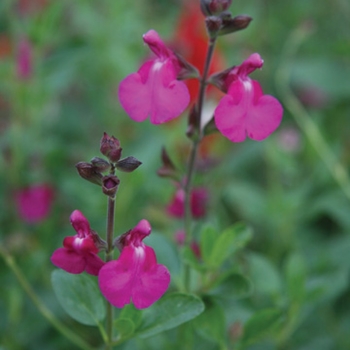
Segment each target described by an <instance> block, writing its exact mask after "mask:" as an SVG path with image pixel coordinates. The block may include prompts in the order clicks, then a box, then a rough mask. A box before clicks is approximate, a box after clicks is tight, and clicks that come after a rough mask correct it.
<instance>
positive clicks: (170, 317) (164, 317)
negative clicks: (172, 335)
mask: <svg viewBox="0 0 350 350" xmlns="http://www.w3.org/2000/svg"><path fill="white" fill-rule="evenodd" d="M203 311H204V303H203V302H202V300H201V299H200V298H198V297H197V296H195V295H192V294H184V293H172V294H168V295H166V296H165V297H163V298H162V299H160V300H159V301H157V302H156V303H155V304H153V305H152V306H151V307H150V308H148V309H146V310H145V311H144V316H143V324H142V325H141V327H140V328H139V329H138V332H137V334H138V335H139V336H140V337H142V338H146V337H150V336H153V335H155V334H158V333H161V332H163V331H165V330H168V329H171V328H175V327H177V326H179V325H180V324H182V323H185V322H187V321H189V320H192V319H193V318H195V317H197V316H198V315H199V314H201V313H202V312H203Z"/></svg>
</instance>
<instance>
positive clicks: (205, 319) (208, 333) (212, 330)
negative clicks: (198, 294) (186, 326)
mask: <svg viewBox="0 0 350 350" xmlns="http://www.w3.org/2000/svg"><path fill="white" fill-rule="evenodd" d="M204 302H205V310H204V312H202V313H201V314H200V315H199V316H198V317H197V318H196V319H195V320H194V325H195V327H196V329H197V331H198V332H199V333H200V334H201V335H202V336H203V337H204V338H207V339H209V340H214V341H215V342H217V343H218V344H222V343H223V341H224V339H225V333H226V322H225V313H224V310H223V308H222V307H221V306H220V305H219V304H218V303H217V302H216V301H215V300H214V299H213V298H208V297H206V298H205V299H204Z"/></svg>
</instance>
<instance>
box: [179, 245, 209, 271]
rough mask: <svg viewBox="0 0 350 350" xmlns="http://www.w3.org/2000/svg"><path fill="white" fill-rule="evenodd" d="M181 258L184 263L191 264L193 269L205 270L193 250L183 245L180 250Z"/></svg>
mask: <svg viewBox="0 0 350 350" xmlns="http://www.w3.org/2000/svg"><path fill="white" fill-rule="evenodd" d="M182 260H183V262H184V263H186V264H188V265H189V266H191V267H192V268H193V269H195V270H197V271H199V272H203V271H205V270H206V268H205V266H204V265H202V264H201V263H200V262H199V261H198V258H197V257H196V255H195V254H194V252H193V250H192V249H191V248H190V247H184V248H183V250H182Z"/></svg>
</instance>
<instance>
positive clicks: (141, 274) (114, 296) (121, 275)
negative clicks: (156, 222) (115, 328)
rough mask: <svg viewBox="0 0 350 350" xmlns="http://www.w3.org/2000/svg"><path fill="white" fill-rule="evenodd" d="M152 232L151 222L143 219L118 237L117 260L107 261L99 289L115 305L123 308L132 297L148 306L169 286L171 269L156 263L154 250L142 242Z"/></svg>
mask: <svg viewBox="0 0 350 350" xmlns="http://www.w3.org/2000/svg"><path fill="white" fill-rule="evenodd" d="M150 233H151V226H150V224H149V222H148V221H147V220H141V221H140V222H139V223H138V224H137V226H136V227H135V228H133V229H132V230H130V231H129V232H127V233H125V234H124V235H122V236H121V237H120V238H119V240H118V247H120V248H121V254H120V256H119V258H118V260H113V261H110V262H108V263H106V264H105V265H104V266H103V267H102V269H101V270H100V273H99V275H98V281H99V286H100V290H101V292H102V294H103V295H104V296H105V298H106V299H107V300H108V301H109V302H110V303H111V304H112V305H114V306H115V307H119V308H122V307H123V306H124V305H126V304H129V303H130V302H131V301H132V302H133V303H134V305H135V307H136V308H137V309H144V308H147V307H149V306H150V305H152V304H153V303H154V302H156V301H157V300H158V299H159V298H160V297H161V296H162V295H163V294H164V293H165V291H166V290H167V289H168V286H169V283H170V274H169V271H168V269H167V268H166V267H165V266H163V265H160V264H157V258H156V255H155V253H154V250H153V249H152V248H151V247H148V246H146V245H145V244H144V243H143V242H142V240H143V239H144V238H145V237H147V236H148V235H149V234H150Z"/></svg>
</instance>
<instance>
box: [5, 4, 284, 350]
mask: <svg viewBox="0 0 350 350" xmlns="http://www.w3.org/2000/svg"><path fill="white" fill-rule="evenodd" d="M230 5H231V0H200V1H198V4H197V6H198V11H201V12H202V14H203V15H204V17H203V18H204V20H205V26H206V29H207V41H208V45H207V53H206V56H205V59H204V67H195V66H193V65H192V64H190V63H189V62H187V61H186V59H185V58H184V57H182V56H181V55H180V54H178V53H177V52H176V51H174V50H173V48H172V47H171V46H170V45H167V44H166V43H165V42H164V41H163V40H162V38H161V35H159V34H158V33H157V32H156V31H155V30H153V29H150V30H148V31H146V32H145V34H144V35H143V37H142V39H143V42H144V44H146V45H147V46H148V48H149V50H150V54H151V55H150V56H149V58H148V59H147V60H145V61H143V63H142V65H141V66H140V68H139V69H138V70H137V71H136V72H134V73H132V74H130V75H128V76H127V77H125V78H124V79H123V80H122V81H121V82H120V84H119V87H118V98H119V102H120V104H121V106H122V107H123V109H124V110H125V112H126V115H128V116H129V117H130V118H131V119H132V120H133V121H135V122H139V123H141V122H144V121H145V120H146V119H149V121H150V123H151V124H153V125H154V127H157V125H159V124H164V123H170V122H172V121H173V120H174V119H176V118H178V117H180V116H181V115H183V114H184V113H185V114H187V115H188V126H187V129H186V130H184V132H183V136H184V138H188V140H190V143H191V147H190V149H189V150H188V154H187V160H186V162H185V163H184V164H180V165H179V164H178V163H177V162H175V161H174V157H173V155H172V154H170V153H169V152H168V150H167V147H166V145H164V147H163V149H161V150H159V155H160V158H161V162H162V165H161V167H160V168H159V169H158V175H159V176H160V177H162V178H165V179H168V180H169V181H170V182H171V184H172V185H174V187H175V189H176V191H175V194H174V198H173V200H172V202H171V204H170V205H169V206H168V207H167V211H168V213H169V215H170V216H172V217H174V218H178V219H179V220H182V222H183V227H182V229H181V230H180V231H178V232H177V233H176V237H175V240H176V242H177V243H178V252H177V253H175V254H174V258H176V259H179V260H180V269H179V271H177V272H176V273H172V271H171V269H169V267H168V266H165V265H163V264H160V263H159V262H158V260H157V255H156V253H155V250H154V248H153V247H152V245H151V243H147V239H146V238H147V237H148V236H150V235H152V226H151V223H150V222H149V221H148V220H147V218H141V217H140V218H138V219H135V224H134V226H133V227H130V229H129V230H128V231H127V232H119V229H118V226H117V225H115V219H114V218H115V208H117V207H118V206H117V205H116V203H118V189H119V188H120V186H128V184H127V182H126V181H125V183H124V182H122V181H120V179H119V177H118V174H119V172H124V173H131V172H134V171H138V168H139V166H141V165H142V161H144V160H138V159H136V158H135V157H133V156H131V155H127V156H125V154H128V150H127V149H122V145H121V142H120V140H119V139H118V137H119V138H120V135H118V134H116V135H115V136H113V135H111V134H110V133H107V132H105V133H104V134H103V136H102V138H101V139H100V144H99V153H98V154H96V156H95V157H94V158H92V159H91V160H90V161H89V162H86V161H81V162H79V163H78V164H76V168H77V171H78V174H79V175H80V176H81V178H82V179H84V180H87V181H88V182H90V183H91V186H92V184H94V185H97V186H99V187H100V188H101V191H100V193H101V196H105V197H106V199H107V210H106V213H107V214H106V218H107V219H106V222H107V227H106V232H105V233H101V232H96V231H94V228H93V227H91V226H90V223H89V220H88V218H86V217H85V216H84V208H78V209H76V210H74V211H73V212H72V213H71V216H70V222H71V225H72V227H73V228H72V230H71V231H72V234H71V235H70V236H67V237H65V238H64V239H63V243H62V246H61V247H58V248H57V249H56V250H55V251H54V252H53V253H52V256H51V262H52V264H53V265H55V266H56V267H57V268H58V269H55V270H54V271H53V273H52V285H53V289H54V292H55V294H56V296H57V299H58V301H59V302H60V304H61V305H62V307H63V309H64V310H65V311H66V312H67V313H68V314H69V315H70V316H71V317H72V318H73V319H74V320H75V321H77V322H79V323H82V324H83V325H88V326H95V327H97V329H98V330H99V332H100V334H101V338H100V344H99V345H97V346H95V345H94V346H93V345H91V344H90V343H89V342H88V341H86V340H85V339H84V338H83V337H81V336H80V335H79V332H75V331H73V330H72V329H70V327H69V326H67V325H65V324H64V323H61V322H60V321H58V320H57V319H56V318H55V317H54V316H53V315H52V313H51V312H50V311H49V310H47V309H45V308H43V306H40V305H41V304H40V303H39V302H37V305H39V306H38V307H39V308H40V311H41V312H42V313H43V314H44V315H45V317H46V318H47V319H48V320H49V321H50V322H51V323H52V324H53V326H54V327H55V328H56V329H57V330H58V331H60V332H61V333H62V334H63V335H64V336H65V337H67V338H68V339H69V340H70V341H71V342H72V344H74V345H75V346H77V347H79V348H81V349H84V350H88V349H94V348H96V349H114V348H115V349H117V348H128V346H130V348H132V346H133V345H132V344H133V341H134V339H141V340H142V339H145V338H148V337H151V336H155V335H157V334H160V333H162V332H165V331H168V334H169V341H168V343H167V344H168V345H167V346H169V348H172V347H171V343H172V342H173V343H174V344H177V345H176V346H178V345H179V343H181V342H183V343H182V344H183V346H182V347H181V348H184V349H190V348H193V349H199V348H200V347H201V345H200V344H201V343H200V341H199V342H198V343H196V342H197V340H196V339H197V338H196V334H197V333H198V332H199V333H201V334H204V337H205V338H207V339H208V341H210V343H211V344H212V348H214V349H216V348H220V349H245V348H247V347H248V346H250V345H251V344H252V343H254V342H256V341H257V340H259V339H260V338H261V337H262V336H264V335H265V334H267V333H268V332H269V331H270V330H272V329H276V328H278V326H279V325H280V324H281V322H282V317H283V316H282V311H281V310H280V309H262V310H260V311H258V312H257V313H256V314H254V315H253V316H251V318H250V319H249V320H248V321H247V322H246V323H245V324H244V325H243V324H241V323H234V324H232V325H231V326H230V327H229V328H228V327H227V325H226V321H225V316H224V308H225V302H223V299H222V298H224V299H225V298H226V299H230V298H234V297H235V296H237V294H239V295H244V294H249V291H250V290H251V288H252V286H251V283H250V281H249V279H248V278H246V277H245V268H244V264H243V262H242V261H239V259H238V258H237V259H234V257H236V256H238V253H239V252H240V251H241V250H242V249H244V247H245V246H246V244H247V243H248V242H249V240H250V239H251V238H252V230H251V229H250V227H249V226H248V225H246V224H244V223H241V222H238V223H236V224H234V225H233V226H231V227H219V228H217V227H215V225H207V224H206V225H202V226H201V225H199V226H198V225H197V223H198V222H200V220H202V219H203V218H204V217H205V216H206V211H207V202H208V197H209V192H210V189H209V188H207V187H206V186H200V185H199V186H198V185H195V184H194V177H195V176H196V174H197V171H198V167H199V166H200V161H199V149H200V147H201V145H202V143H203V139H204V138H205V137H206V136H207V135H209V134H212V133H220V134H221V135H222V136H223V137H225V138H227V139H228V140H230V141H231V142H234V143H238V142H244V141H245V140H246V138H247V137H248V138H250V139H252V140H255V141H262V140H264V139H266V138H267V137H269V136H270V135H271V134H272V133H273V132H274V131H275V130H276V129H277V128H278V126H279V124H280V123H281V120H282V115H283V108H282V106H281V104H280V102H279V101H278V100H277V99H276V98H275V97H273V96H271V95H268V94H265V93H264V91H263V88H262V86H261V85H260V83H259V82H258V81H256V80H253V79H251V78H250V74H251V73H253V72H254V71H255V70H257V69H261V68H263V64H264V61H263V58H262V57H261V56H260V54H259V53H252V54H250V55H249V56H247V57H246V59H245V60H244V61H243V62H236V63H235V65H233V66H232V67H229V68H227V69H224V70H221V71H216V72H213V73H209V72H210V68H211V63H212V59H213V56H214V54H215V48H216V43H217V41H218V40H220V38H221V37H222V36H226V35H232V34H233V33H236V32H239V31H242V30H244V29H246V28H247V27H248V26H249V24H250V22H251V21H252V18H251V17H249V16H247V15H232V14H231V12H230ZM141 44H142V41H141V38H140V45H141ZM20 51H21V52H22V54H21V57H22V58H21V63H20V64H19V66H18V67H19V68H18V75H20V76H21V77H22V78H23V79H26V77H28V76H29V75H30V74H31V72H30V64H29V61H30V46H29V44H28V42H27V41H26V40H23V41H22V42H21V44H20ZM257 76H258V75H257ZM188 79H196V80H197V81H198V82H199V90H198V94H197V96H196V98H195V100H194V99H193V98H192V96H191V95H190V92H189V88H188V85H187V80H188ZM213 87H214V89H217V90H218V91H219V92H220V99H219V100H218V102H217V104H216V106H215V108H213V110H212V111H210V113H209V116H208V113H207V111H206V110H205V109H206V101H207V92H208V89H209V88H210V89H212V88H213ZM120 118H122V116H121V117H120ZM97 148H98V147H97ZM86 185H87V186H90V184H88V183H86ZM22 196H23V194H22ZM23 201H25V199H23V200H22V202H23ZM67 222H68V220H67ZM198 227H200V230H199V232H198ZM74 231H75V232H74ZM179 257H180V258H179ZM10 263H11V262H9V264H10ZM262 278H263V277H262ZM28 288H29V287H28ZM29 292H30V291H29ZM35 298H36V297H35V296H34V297H33V299H34V301H35V300H36V299H35ZM155 339H156V338H155ZM172 339H177V340H176V341H175V340H172ZM179 339H181V341H179ZM128 344H129V345H128ZM130 344H131V345H130ZM141 344H142V343H141ZM162 344H163V343H162ZM194 344H197V345H194ZM163 346H165V345H164V344H163V345H159V346H158V345H154V348H155V349H158V348H159V349H160V348H163ZM174 346H175V345H174ZM177 348H178V347H177Z"/></svg>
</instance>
